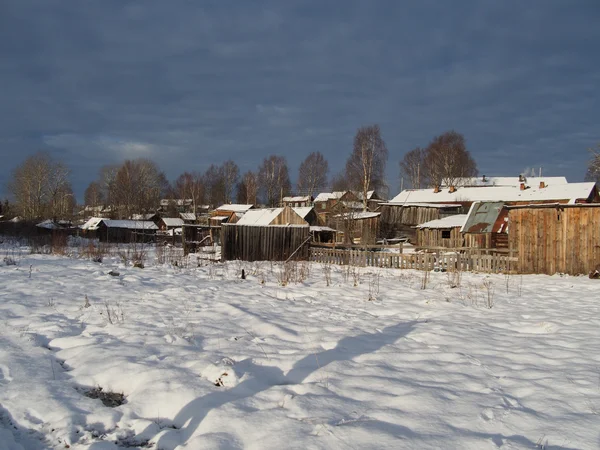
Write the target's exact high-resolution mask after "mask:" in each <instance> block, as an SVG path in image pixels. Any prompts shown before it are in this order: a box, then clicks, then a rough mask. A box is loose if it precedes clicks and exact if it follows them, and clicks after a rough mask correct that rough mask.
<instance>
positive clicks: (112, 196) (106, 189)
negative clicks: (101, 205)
mask: <svg viewBox="0 0 600 450" xmlns="http://www.w3.org/2000/svg"><path fill="white" fill-rule="evenodd" d="M119 168H120V166H119V165H118V164H110V165H106V166H102V167H101V168H100V177H99V181H98V183H99V184H100V188H101V190H102V196H103V197H104V202H105V205H106V206H108V207H109V209H110V210H111V211H112V212H113V213H112V214H111V215H114V212H116V209H117V207H118V204H117V201H116V181H117V172H118V171H119Z"/></svg>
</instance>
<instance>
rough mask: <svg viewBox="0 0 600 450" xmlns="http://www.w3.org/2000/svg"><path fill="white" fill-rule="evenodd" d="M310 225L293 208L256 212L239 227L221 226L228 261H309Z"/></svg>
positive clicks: (251, 211) (242, 219)
mask: <svg viewBox="0 0 600 450" xmlns="http://www.w3.org/2000/svg"><path fill="white" fill-rule="evenodd" d="M309 241H310V235H309V225H308V223H307V222H306V221H305V220H304V219H303V218H302V217H300V216H299V215H298V214H297V213H296V212H295V211H294V210H293V209H292V208H290V207H289V206H286V207H284V208H266V209H254V210H250V211H248V212H246V213H245V214H244V216H243V217H242V218H240V220H238V222H237V223H235V224H223V226H222V227H221V258H222V260H224V261H227V260H236V259H241V260H244V261H262V260H265V261H267V260H268V261H285V260H287V259H288V258H298V259H308V256H309Z"/></svg>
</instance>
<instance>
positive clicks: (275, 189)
mask: <svg viewBox="0 0 600 450" xmlns="http://www.w3.org/2000/svg"><path fill="white" fill-rule="evenodd" d="M258 185H259V188H260V190H261V191H262V193H263V195H264V198H265V201H266V202H267V205H269V206H271V207H273V206H275V205H277V203H279V202H280V201H281V200H282V199H283V197H284V196H285V195H287V194H289V191H290V189H291V183H290V176H289V171H288V166H287V162H286V160H285V158H284V157H283V156H277V155H271V156H269V157H268V158H265V159H264V160H263V163H262V165H261V166H260V168H259V170H258Z"/></svg>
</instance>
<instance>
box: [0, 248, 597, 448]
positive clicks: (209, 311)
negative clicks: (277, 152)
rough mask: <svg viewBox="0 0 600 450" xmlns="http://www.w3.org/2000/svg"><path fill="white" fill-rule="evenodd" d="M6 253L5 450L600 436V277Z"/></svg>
mask: <svg viewBox="0 0 600 450" xmlns="http://www.w3.org/2000/svg"><path fill="white" fill-rule="evenodd" d="M2 251H3V252H4V253H2ZM11 251H12V250H11ZM10 255H13V256H14V257H15V262H16V263H17V265H6V264H5V262H2V258H0V449H2V450H5V449H11V450H12V449H27V450H29V449H33V450H35V449H44V448H52V449H54V448H56V449H62V448H72V449H94V450H99V449H114V448H153V449H174V448H185V449H242V448H244V449H367V448H372V449H385V448H388V449H402V448H414V449H428V448H431V449H434V448H435V449H439V448H460V449H487V448H498V447H500V448H507V449H511V448H513V449H514V448H519V449H530V448H534V449H535V448H539V449H559V448H560V449H597V448H600V314H599V312H600V307H599V305H600V281H595V280H589V279H588V278H584V277H560V276H553V277H548V276H522V277H521V276H512V277H505V276H502V275H497V276H486V275H482V274H462V279H460V280H457V279H452V278H453V276H452V275H451V274H448V273H436V272H434V273H431V274H429V279H428V280H425V279H424V277H423V274H422V273H418V272H414V271H398V270H380V271H376V270H374V269H361V270H360V271H355V270H354V269H348V268H344V267H331V268H328V267H324V266H321V265H317V264H312V265H309V264H300V265H298V266H296V267H288V268H287V269H284V268H282V266H281V265H277V264H270V263H261V264H256V263H245V264H242V263H239V262H237V263H230V264H227V265H222V264H210V265H205V266H203V267H195V266H196V264H193V267H186V268H182V267H181V266H179V267H173V266H167V265H157V264H152V261H150V263H149V264H147V265H146V268H144V269H137V268H134V267H131V266H125V265H124V264H123V263H122V262H120V260H119V259H117V258H105V260H104V262H103V263H101V264H100V263H95V262H92V261H89V260H86V259H83V258H80V259H76V258H67V257H59V256H51V255H30V254H28V253H27V252H26V250H25V249H23V253H19V254H18V255H16V256H15V255H14V254H12V253H10V254H9V250H6V249H4V250H1V249H0V256H2V257H4V256H10ZM8 262H11V261H10V258H9V261H8ZM242 268H244V269H245V271H246V273H247V274H248V277H247V279H246V280H242V279H240V274H241V269H242ZM111 270H116V271H118V272H119V275H118V276H111V275H109V274H108V272H109V271H111ZM286 270H287V272H286ZM329 270H331V285H330V286H327V278H328V276H327V275H328V272H329ZM308 272H309V273H308ZM304 277H306V279H305V280H304V281H300V280H301V279H302V278H304ZM286 279H290V280H289V282H288V283H287V284H286V283H285V280H286ZM294 281H296V282H294ZM283 284H285V285H283ZM355 284H358V285H357V286H355ZM457 284H459V286H456V287H451V286H453V285H457ZM423 288H425V289H423ZM86 298H87V302H88V305H86ZM369 298H370V300H369ZM86 306H87V307H86ZM489 306H492V307H491V308H489ZM94 388H96V392H98V388H102V390H103V391H102V392H105V393H106V392H109V393H110V392H113V393H122V394H124V396H125V403H124V404H122V405H121V406H117V407H108V406H104V404H103V402H102V401H101V400H99V399H92V398H89V397H88V396H86V393H89V391H90V390H92V389H94Z"/></svg>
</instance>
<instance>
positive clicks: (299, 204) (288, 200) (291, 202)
mask: <svg viewBox="0 0 600 450" xmlns="http://www.w3.org/2000/svg"><path fill="white" fill-rule="evenodd" d="M313 201H314V199H313V197H312V196H310V195H304V196H294V197H283V201H282V205H281V206H291V207H294V208H303V207H312V205H313Z"/></svg>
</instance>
